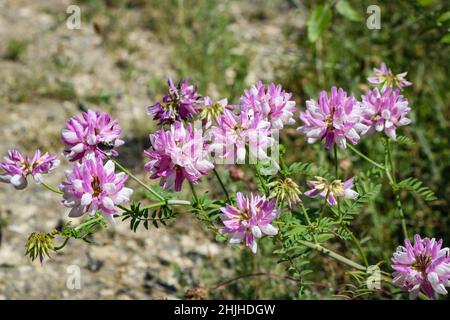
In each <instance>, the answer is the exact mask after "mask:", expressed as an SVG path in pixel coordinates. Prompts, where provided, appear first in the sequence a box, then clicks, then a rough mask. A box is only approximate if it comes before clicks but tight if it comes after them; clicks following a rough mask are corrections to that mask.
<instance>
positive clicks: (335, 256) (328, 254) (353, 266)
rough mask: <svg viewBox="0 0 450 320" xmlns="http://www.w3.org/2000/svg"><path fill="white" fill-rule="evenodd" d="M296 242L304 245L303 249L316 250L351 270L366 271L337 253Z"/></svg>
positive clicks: (318, 246) (301, 241)
mask: <svg viewBox="0 0 450 320" xmlns="http://www.w3.org/2000/svg"><path fill="white" fill-rule="evenodd" d="M298 242H299V243H301V244H302V245H304V246H305V247H308V248H310V249H313V250H317V251H319V252H320V253H322V254H325V255H327V256H329V257H331V258H333V259H336V260H338V261H340V262H342V263H344V264H346V265H348V266H350V267H352V268H355V269H358V270H361V271H366V267H364V266H362V265H360V264H359V263H357V262H355V261H353V260H350V259H348V258H346V257H344V256H341V255H340V254H338V253H336V252H334V251H331V250H330V249H327V248H325V247H322V246H321V245H320V244H317V243H311V242H308V241H304V240H298Z"/></svg>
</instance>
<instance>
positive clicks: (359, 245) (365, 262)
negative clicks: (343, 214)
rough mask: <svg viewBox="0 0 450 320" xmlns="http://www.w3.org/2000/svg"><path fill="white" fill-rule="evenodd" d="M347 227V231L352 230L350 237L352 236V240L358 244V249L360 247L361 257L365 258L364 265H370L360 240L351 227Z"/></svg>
mask: <svg viewBox="0 0 450 320" xmlns="http://www.w3.org/2000/svg"><path fill="white" fill-rule="evenodd" d="M345 228H346V229H347V231H349V232H350V237H351V238H352V240H353V242H354V244H355V246H356V249H358V252H359V255H360V257H361V259H362V260H363V262H364V265H365V266H366V267H369V261H367V257H366V254H365V253H364V250H363V249H362V247H361V243H360V242H359V240H358V239H357V238H356V236H355V235H354V234H353V232H352V231H351V230H350V229H348V228H347V227H345Z"/></svg>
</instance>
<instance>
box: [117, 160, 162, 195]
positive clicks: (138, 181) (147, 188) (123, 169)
mask: <svg viewBox="0 0 450 320" xmlns="http://www.w3.org/2000/svg"><path fill="white" fill-rule="evenodd" d="M110 159H111V161H112V162H114V164H115V165H116V166H117V168H119V170H121V171H123V172H125V173H126V174H127V175H128V176H129V177H130V178H131V179H133V180H134V181H136V182H137V183H139V184H140V185H141V186H143V187H144V188H145V189H146V190H147V191H149V192H150V193H151V194H153V195H154V196H155V197H157V198H158V199H159V200H165V199H164V197H163V196H162V195H160V194H159V193H158V192H156V191H155V190H153V189H152V188H151V187H150V186H148V185H146V184H145V183H144V182H143V181H142V180H141V179H139V178H138V177H136V176H135V175H134V174H132V173H131V172H130V171H129V170H128V169H126V168H124V167H123V166H122V165H121V164H120V163H119V162H117V161H116V160H115V159H112V158H110Z"/></svg>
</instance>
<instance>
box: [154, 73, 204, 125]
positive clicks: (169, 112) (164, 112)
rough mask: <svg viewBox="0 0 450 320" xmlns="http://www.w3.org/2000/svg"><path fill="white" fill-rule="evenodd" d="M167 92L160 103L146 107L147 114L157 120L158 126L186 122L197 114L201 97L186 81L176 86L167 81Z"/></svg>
mask: <svg viewBox="0 0 450 320" xmlns="http://www.w3.org/2000/svg"><path fill="white" fill-rule="evenodd" d="M167 83H168V85H169V92H168V93H167V94H166V95H165V96H164V97H163V99H162V101H161V102H157V103H155V104H154V105H151V106H149V107H147V110H148V113H149V114H150V115H152V116H153V119H154V120H158V121H159V124H171V123H173V122H175V121H180V120H186V119H189V118H191V117H192V116H194V115H195V114H197V113H198V111H199V110H198V108H199V106H200V104H201V102H202V101H201V100H200V98H201V96H200V94H198V92H197V87H196V86H193V85H190V84H189V81H188V79H184V80H183V81H182V82H180V83H179V84H178V85H177V86H175V84H174V83H173V81H172V79H169V80H168V81H167Z"/></svg>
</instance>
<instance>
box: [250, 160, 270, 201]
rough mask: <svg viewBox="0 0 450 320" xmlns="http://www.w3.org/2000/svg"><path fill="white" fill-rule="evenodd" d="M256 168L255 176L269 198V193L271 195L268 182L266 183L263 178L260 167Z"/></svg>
mask: <svg viewBox="0 0 450 320" xmlns="http://www.w3.org/2000/svg"><path fill="white" fill-rule="evenodd" d="M254 168H255V174H256V176H257V177H258V179H259V182H260V183H261V186H262V188H263V189H264V194H265V195H266V196H268V195H269V193H270V191H269V189H268V188H267V186H266V182H265V181H264V179H263V177H262V176H261V173H260V172H259V169H258V167H257V166H256V165H255V166H254Z"/></svg>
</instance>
